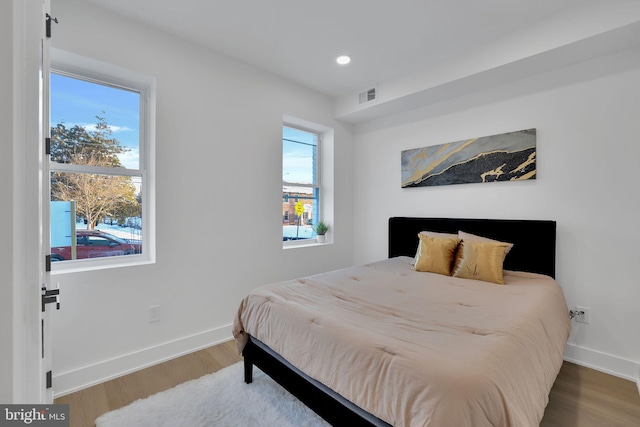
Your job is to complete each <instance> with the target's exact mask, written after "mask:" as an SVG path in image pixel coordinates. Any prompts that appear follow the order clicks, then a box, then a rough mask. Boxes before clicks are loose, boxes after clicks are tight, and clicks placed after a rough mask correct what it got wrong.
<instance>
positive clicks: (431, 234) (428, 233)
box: [420, 231, 460, 239]
mask: <svg viewBox="0 0 640 427" xmlns="http://www.w3.org/2000/svg"><path fill="white" fill-rule="evenodd" d="M420 234H424V235H425V236H428V237H446V238H448V239H459V238H460V236H458V235H457V234H456V233H440V232H439V231H421V232H420Z"/></svg>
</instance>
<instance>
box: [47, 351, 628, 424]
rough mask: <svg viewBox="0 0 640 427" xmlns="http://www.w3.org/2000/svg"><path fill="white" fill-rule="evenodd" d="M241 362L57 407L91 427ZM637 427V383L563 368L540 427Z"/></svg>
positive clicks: (143, 378)
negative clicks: (141, 401) (103, 418)
mask: <svg viewBox="0 0 640 427" xmlns="http://www.w3.org/2000/svg"><path fill="white" fill-rule="evenodd" d="M240 360H241V358H240V356H238V354H237V352H236V348H235V343H234V342H233V341H228V342H225V343H222V344H219V345H216V346H214V347H210V348H207V349H204V350H200V351H197V352H194V353H191V354H187V355H185V356H182V357H179V358H177V359H173V360H169V361H167V362H164V363H160V364H158V365H155V366H152V367H149V368H146V369H143V370H140V371H138V372H134V373H132V374H129V375H125V376H123V377H120V378H116V379H113V380H111V381H107V382H105V383H102V384H98V385H96V386H93V387H90V388H87V389H84V390H81V391H78V392H76V393H73V394H69V395H66V396H62V397H59V398H58V399H56V401H55V403H68V404H69V405H70V407H69V411H70V416H71V427H91V426H94V420H95V419H96V418H97V417H98V416H100V415H102V414H103V413H105V412H108V411H111V410H113V409H117V408H120V407H122V406H125V405H128V404H129V403H131V402H133V401H135V400H137V399H140V398H143V397H147V396H150V395H152V394H155V393H158V392H160V391H163V390H166V389H169V388H171V387H174V386H176V385H178V384H180V383H182V382H185V381H189V380H192V379H195V378H199V377H201V376H202V375H206V374H209V373H212V372H216V371H218V370H220V369H222V368H225V367H227V366H229V365H232V364H233V363H236V362H238V361H240ZM634 426H640V394H638V388H637V386H636V384H635V383H633V382H631V381H627V380H623V379H621V378H617V377H614V376H611V375H607V374H603V373H602V372H598V371H595V370H593V369H589V368H585V367H582V366H578V365H575V364H573V363H569V362H565V363H564V365H563V366H562V369H561V370H560V374H559V375H558V378H557V379H556V382H555V384H554V386H553V389H552V390H551V394H550V396H549V405H548V406H547V409H546V411H545V415H544V418H543V419H542V423H541V424H540V427H634ZM123 427H125V426H123ZM248 427H252V426H248ZM256 427H258V426H256ZM267 427H271V426H267Z"/></svg>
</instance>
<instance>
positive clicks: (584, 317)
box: [576, 306, 591, 324]
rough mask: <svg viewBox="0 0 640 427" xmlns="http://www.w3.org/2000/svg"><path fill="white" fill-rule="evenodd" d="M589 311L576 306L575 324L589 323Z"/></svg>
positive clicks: (587, 308)
mask: <svg viewBox="0 0 640 427" xmlns="http://www.w3.org/2000/svg"><path fill="white" fill-rule="evenodd" d="M590 311H591V309H590V308H589V307H580V306H576V313H578V314H576V322H580V323H587V324H589V323H591V313H590Z"/></svg>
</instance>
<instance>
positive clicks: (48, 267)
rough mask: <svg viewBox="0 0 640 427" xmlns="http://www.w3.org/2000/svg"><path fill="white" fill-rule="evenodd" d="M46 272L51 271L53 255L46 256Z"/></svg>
mask: <svg viewBox="0 0 640 427" xmlns="http://www.w3.org/2000/svg"><path fill="white" fill-rule="evenodd" d="M44 270H45V271H51V255H45V256H44Z"/></svg>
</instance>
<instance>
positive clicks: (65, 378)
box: [53, 324, 232, 397]
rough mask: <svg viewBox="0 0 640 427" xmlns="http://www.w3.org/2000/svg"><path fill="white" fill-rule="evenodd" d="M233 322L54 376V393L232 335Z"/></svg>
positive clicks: (136, 367)
mask: <svg viewBox="0 0 640 427" xmlns="http://www.w3.org/2000/svg"><path fill="white" fill-rule="evenodd" d="M231 328H232V325H231V324H229V325H225V326H221V327H219V328H215V329H210V330H208V331H204V332H200V333H197V334H194V335H190V336H188V337H184V338H180V339H177V340H173V341H169V342H165V343H162V344H159V345H156V346H153V347H148V348H145V349H142V350H138V351H134V352H132V353H128V354H124V355H122V356H118V357H114V358H112V359H108V360H103V361H101V362H98V363H94V364H92V365H88V366H83V367H81V368H78V369H74V370H71V371H67V372H61V373H58V374H55V375H54V376H53V388H54V397H60V396H64V395H65V394H69V393H73V392H76V391H78V390H82V389H84V388H87V387H91V386H93V385H96V384H100V383H103V382H105V381H109V380H111V379H114V378H117V377H121V376H123V375H126V374H129V373H131V372H135V371H138V370H140V369H144V368H147V367H149V366H152V365H155V364H158V363H161V362H165V361H167V360H171V359H175V358H176V357H180V356H183V355H185V354H188V353H192V352H194V351H197V350H201V349H203V348H207V347H210V346H212V345H216V344H219V343H221V342H224V341H228V340H230V339H232V336H231V334H230V332H231Z"/></svg>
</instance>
